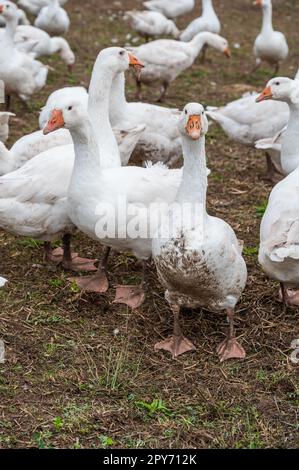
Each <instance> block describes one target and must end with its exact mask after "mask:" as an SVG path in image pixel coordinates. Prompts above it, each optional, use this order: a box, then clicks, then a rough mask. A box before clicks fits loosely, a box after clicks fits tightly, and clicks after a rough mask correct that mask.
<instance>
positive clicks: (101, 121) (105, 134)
mask: <svg viewBox="0 0 299 470" xmlns="http://www.w3.org/2000/svg"><path fill="white" fill-rule="evenodd" d="M114 76H115V74H113V72H112V71H111V70H109V69H108V68H107V67H104V66H103V64H101V58H99V57H98V58H97V60H96V62H95V65H94V68H93V72H92V77H91V82H90V86H89V99H88V114H89V117H90V120H91V123H92V126H93V129H94V133H95V136H96V140H97V142H98V146H99V149H100V151H101V155H102V158H101V165H102V167H103V168H113V167H119V166H121V159H120V154H119V149H118V145H117V142H116V139H115V136H114V134H113V131H112V127H111V124H110V120H109V105H110V103H109V100H110V93H111V86H112V81H113V79H114Z"/></svg>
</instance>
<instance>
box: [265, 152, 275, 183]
mask: <svg viewBox="0 0 299 470" xmlns="http://www.w3.org/2000/svg"><path fill="white" fill-rule="evenodd" d="M266 159H267V173H266V175H265V176H264V179H265V180H267V181H271V182H272V183H275V166H274V165H273V162H272V158H271V157H270V155H269V153H268V152H266Z"/></svg>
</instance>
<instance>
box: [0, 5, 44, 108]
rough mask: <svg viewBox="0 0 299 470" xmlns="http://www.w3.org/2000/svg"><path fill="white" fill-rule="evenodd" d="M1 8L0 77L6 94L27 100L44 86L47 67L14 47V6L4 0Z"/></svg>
mask: <svg viewBox="0 0 299 470" xmlns="http://www.w3.org/2000/svg"><path fill="white" fill-rule="evenodd" d="M1 10H2V11H3V16H4V17H5V19H6V28H5V32H4V34H3V36H2V38H1V48H0V79H1V80H3V81H4V83H5V91H6V93H7V94H11V93H16V94H17V95H18V96H19V97H20V98H22V99H23V100H28V99H29V98H30V97H31V96H32V95H33V94H34V93H36V92H38V91H40V90H41V89H42V88H43V87H44V86H45V84H46V80H47V76H48V68H47V67H45V66H44V65H43V64H42V63H41V62H39V61H37V60H35V59H33V58H32V57H30V56H28V55H27V54H25V53H22V52H20V51H18V50H17V49H16V47H15V44H14V34H15V32H16V28H17V18H16V12H17V8H16V6H15V5H14V4H13V3H11V2H6V1H5V2H2V3H1V4H0V11H1Z"/></svg>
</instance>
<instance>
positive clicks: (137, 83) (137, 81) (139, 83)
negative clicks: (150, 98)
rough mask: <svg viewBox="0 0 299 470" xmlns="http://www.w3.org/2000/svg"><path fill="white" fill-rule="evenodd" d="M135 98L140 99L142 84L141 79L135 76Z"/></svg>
mask: <svg viewBox="0 0 299 470" xmlns="http://www.w3.org/2000/svg"><path fill="white" fill-rule="evenodd" d="M135 99H136V100H138V101H141V100H142V84H141V81H140V80H138V78H136V94H135Z"/></svg>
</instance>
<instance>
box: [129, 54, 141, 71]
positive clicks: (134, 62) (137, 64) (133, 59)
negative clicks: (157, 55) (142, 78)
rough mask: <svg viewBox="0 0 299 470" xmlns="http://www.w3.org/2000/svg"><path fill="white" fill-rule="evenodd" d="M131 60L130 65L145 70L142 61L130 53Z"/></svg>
mask: <svg viewBox="0 0 299 470" xmlns="http://www.w3.org/2000/svg"><path fill="white" fill-rule="evenodd" d="M129 59H130V65H132V66H133V67H140V68H142V69H143V67H144V64H143V63H142V62H140V60H139V59H137V57H135V56H134V55H133V54H130V53H129Z"/></svg>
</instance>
